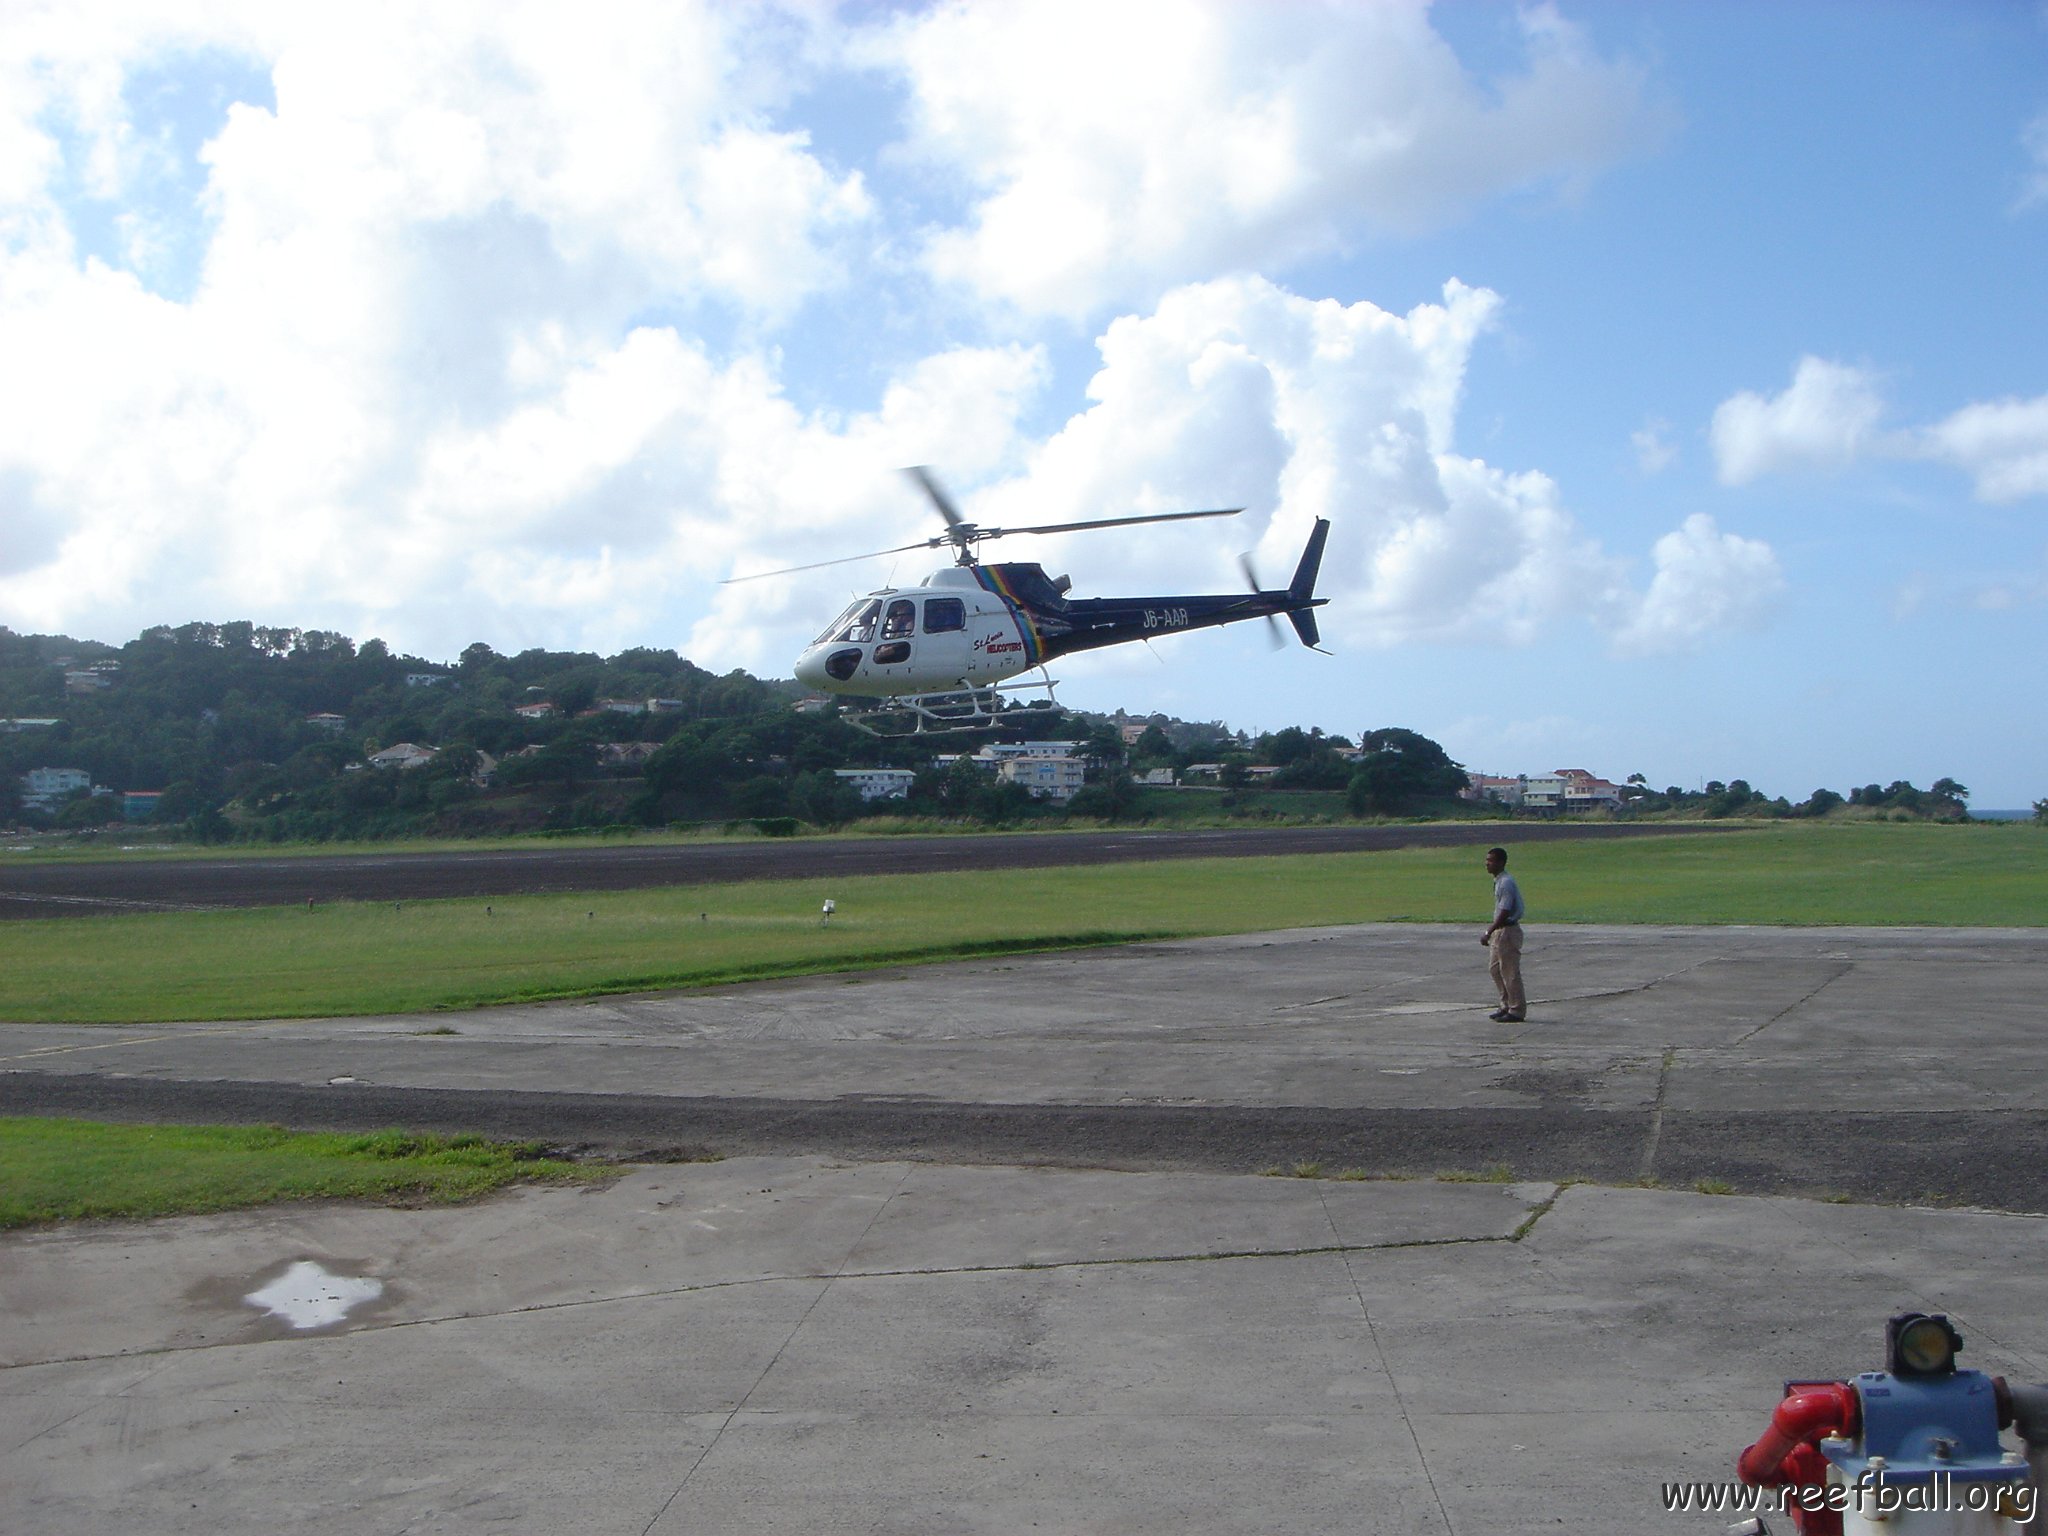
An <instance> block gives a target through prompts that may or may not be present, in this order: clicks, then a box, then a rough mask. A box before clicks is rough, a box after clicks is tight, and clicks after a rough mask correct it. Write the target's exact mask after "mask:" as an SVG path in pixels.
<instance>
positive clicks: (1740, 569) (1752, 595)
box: [1615, 512, 1785, 653]
mask: <svg viewBox="0 0 2048 1536" xmlns="http://www.w3.org/2000/svg"><path fill="white" fill-rule="evenodd" d="M1652 554H1653V558H1654V560H1655V563H1656V574H1655V575H1654V576H1653V577H1652V578H1651V579H1650V589H1649V591H1648V592H1646V593H1645V594H1644V595H1643V598H1642V601H1641V603H1640V604H1639V605H1637V607H1636V610H1635V612H1634V614H1633V615H1632V616H1631V617H1630V619H1629V620H1628V622H1627V623H1626V624H1625V625H1624V626H1623V627H1622V628H1621V630H1620V631H1619V633H1618V634H1617V635H1616V637H1615V639H1616V645H1617V648H1618V649H1620V650H1623V651H1626V652H1652V653H1654V652H1660V651H1674V650H1684V649H1690V648H1693V647H1696V646H1698V645H1699V644H1701V643H1702V642H1704V641H1706V640H1708V639H1710V638H1712V637H1714V636H1716V635H1722V634H1730V633H1735V632H1739V631H1741V630H1745V629H1753V628H1755V627H1757V626H1758V625H1759V624H1761V623H1762V622H1763V621H1764V620H1765V619H1766V618H1767V617H1768V616H1769V615H1770V613H1771V611H1772V609H1773V608H1774V607H1775V606H1776V605H1777V603H1778V602H1779V600H1780V599H1781V598H1782V597H1783V595H1784V591H1785V578H1784V574H1783V572H1782V571H1781V570H1780V569H1779V566H1778V557H1777V555H1776V554H1775V553H1774V552H1773V551H1772V549H1771V547H1770V546H1769V545H1768V544H1766V543H1764V542H1762V541H1761V540H1759V539H1746V538H1743V537H1741V536H1740V535H1738V534H1733V533H1723V532H1721V530H1720V528H1719V527H1718V526H1717V525H1716V524H1715V522H1714V519H1713V518H1711V517H1709V516H1708V515H1707V514H1706V513H1704V512H1697V513H1694V514H1693V515H1692V516H1691V517H1688V518H1687V519H1686V520H1685V522H1684V524H1683V525H1682V526H1681V527H1679V528H1678V529H1676V530H1675V531H1674V532H1671V533H1667V534H1665V535H1664V537H1663V538H1661V539H1659V540H1658V541H1657V544H1656V548H1655V550H1654V551H1653V552H1652Z"/></svg>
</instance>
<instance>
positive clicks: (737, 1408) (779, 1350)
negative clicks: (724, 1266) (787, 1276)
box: [640, 1166, 911, 1536]
mask: <svg viewBox="0 0 2048 1536" xmlns="http://www.w3.org/2000/svg"><path fill="white" fill-rule="evenodd" d="M910 1173H911V1170H910V1168H909V1167H907V1166H906V1167H905V1168H904V1170H903V1176H902V1177H901V1178H900V1179H898V1180H897V1181H896V1187H895V1188H894V1189H892V1190H890V1191H889V1197H888V1198H887V1199H886V1200H884V1201H883V1202H882V1203H881V1204H880V1205H878V1206H876V1207H875V1214H874V1215H872V1216H870V1217H869V1218H868V1220H867V1225H866V1226H864V1227H862V1228H861V1229H860V1235H859V1236H858V1237H856V1238H855V1239H854V1240H853V1241H852V1242H851V1243H849V1244H847V1246H846V1255H845V1257H844V1258H842V1259H840V1261H839V1268H838V1269H837V1270H836V1271H835V1272H834V1273H833V1274H832V1275H831V1276H829V1277H827V1278H826V1280H825V1283H824V1284H823V1285H820V1286H819V1287H818V1294H817V1295H815V1296H813V1297H812V1298H811V1304H810V1305H809V1306H807V1307H805V1308H804V1310H803V1315H802V1316H801V1317H799V1318H798V1319H797V1320H796V1325H795V1326H794V1327H792V1328H791V1329H790V1330H789V1333H788V1334H787V1335H786V1336H785V1337H784V1338H783V1341H782V1342H781V1343H780V1344H778V1345H777V1346H776V1348H775V1353H774V1354H773V1355H772V1356H771V1357H770V1358H769V1361H768V1363H767V1364H766V1365H764V1366H762V1367H761V1374H760V1375H758V1376H756V1377H755V1378H754V1384H753V1385H752V1386H751V1387H749V1388H747V1390H746V1395H745V1396H743V1397H741V1398H740V1400H739V1401H738V1402H736V1403H734V1404H733V1406H732V1412H731V1413H728V1414H727V1415H726V1416H725V1419H724V1421H723V1422H722V1423H720V1424H719V1426H718V1430H717V1433H715V1434H713V1435H712V1437H711V1439H710V1440H709V1441H708V1442H706V1444H705V1446H704V1449H703V1450H702V1451H700V1452H698V1454H697V1459H696V1460H695V1461H693V1462H691V1463H690V1469H689V1470H688V1471H687V1472H685V1473H684V1474H683V1477H682V1481H681V1482H679V1483H677V1484H676V1487H675V1492H673V1493H671V1494H670V1495H669V1496H668V1497H667V1498H665V1499H663V1500H662V1501H661V1508H659V1509H657V1510H656V1511H655V1512H654V1518H653V1519H652V1520H649V1521H648V1522H647V1525H646V1528H645V1529H644V1530H642V1531H641V1533H640V1536H649V1533H650V1532H651V1531H653V1529H654V1528H655V1527H656V1526H657V1525H659V1524H661V1519H662V1516H664V1515H666V1514H667V1513H668V1512H669V1507H670V1506H671V1505H673V1504H674V1503H675V1501H676V1500H677V1499H679V1498H681V1497H682V1496H683V1490H684V1489H685V1488H687V1487H689V1486H690V1479H691V1478H693V1477H695V1476H696V1475H697V1469H698V1468H699V1467H701V1466H703V1465H704V1463H705V1461H706V1460H707V1459H708V1458H709V1457H710V1455H711V1453H712V1452H713V1451H715V1450H717V1449H718V1442H719V1441H721V1440H723V1439H724V1438H725V1432H726V1431H727V1430H728V1429H730V1428H732V1421H733V1420H734V1419H736V1418H738V1417H739V1416H740V1415H741V1414H742V1413H744V1412H745V1411H746V1407H747V1404H748V1403H750V1402H752V1401H753V1400H754V1394H755V1393H756V1392H758V1391H760V1390H761V1383H762V1382H764V1381H766V1380H767V1379H768V1377H769V1374H770V1373H771V1372H772V1371H774V1369H775V1367H776V1366H777V1365H778V1364H780V1363H781V1360H782V1357H783V1355H784V1354H786V1353H787V1352H788V1350H789V1346H790V1345H791V1344H793V1343H794V1342H795V1341H796V1336H797V1335H798V1334H800V1333H802V1332H803V1331H804V1324H805V1323H808V1322H809V1321H810V1320H811V1314H812V1313H813V1312H815V1311H817V1310H818V1303H819V1302H821V1301H823V1300H824V1299H825V1297H826V1296H827V1295H828V1294H829V1293H830V1292H831V1290H832V1282H833V1281H834V1280H837V1279H838V1278H840V1276H842V1275H844V1274H845V1273H846V1266H847V1265H848V1264H849V1263H851V1262H852V1260H853V1256H854V1255H855V1254H856V1253H858V1252H859V1251H860V1245H861V1244H862V1243H864V1242H866V1241H867V1236H868V1234H869V1233H870V1232H872V1231H874V1229H875V1223H876V1222H878V1221H880V1220H881V1219H882V1213H883V1212H884V1211H886V1210H888V1209H889V1207H890V1206H891V1205H893V1204H895V1202H896V1197H897V1196H898V1195H900V1194H902V1193H903V1186H904V1185H906V1184H908V1183H909V1182H910Z"/></svg>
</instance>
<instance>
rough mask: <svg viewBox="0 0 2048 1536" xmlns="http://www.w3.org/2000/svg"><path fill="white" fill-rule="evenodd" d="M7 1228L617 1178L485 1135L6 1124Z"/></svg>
mask: <svg viewBox="0 0 2048 1536" xmlns="http://www.w3.org/2000/svg"><path fill="white" fill-rule="evenodd" d="M0 1166H4V1167H5V1168H6V1170H7V1177H6V1179H5V1180H4V1181H0V1230H5V1229H6V1228H9V1227H21V1226H30V1225H33V1224H36V1223H39V1222H47V1221H70V1220H79V1219H82V1218H87V1217H96V1216H168V1215H182V1214H186V1213H190V1212H197V1211H225V1210H235V1209H240V1208H242V1207H245V1206H251V1205H266V1204H269V1203H270V1202H272V1201H276V1200H309V1199H316V1198H320V1199H329V1198H337V1197H339V1198H349V1199H368V1200H384V1201H402V1202H408V1203H410V1202H416V1201H433V1202H443V1201H455V1200H467V1199H470V1198H472V1197H474V1196H476V1195H480V1194H484V1193H486V1192H488V1191H490V1190H493V1189H497V1188H499V1187H500V1186H501V1185H505V1184H509V1183H512V1182H514V1181H517V1180H525V1179H557V1180H560V1179H570V1180H574V1179H592V1178H604V1177H609V1176H610V1172H611V1170H609V1169H605V1168H589V1167H583V1166H579V1165H577V1164H574V1163H568V1162H562V1161H559V1160H556V1159H551V1158H546V1157H542V1156H540V1155H539V1154H538V1152H537V1150H536V1149H535V1148H533V1147H529V1146H520V1145H507V1144H505V1143H499V1142H487V1141H485V1140H484V1139H483V1138H482V1137H479V1136H420V1135H413V1134H410V1133H407V1132H403V1131H380V1132H377V1133H376V1134H374V1135H369V1136H350V1135H333V1134H311V1135H307V1134H297V1133H294V1132H290V1131H284V1130H279V1129H278V1128H277V1127H275V1126H182V1125H98V1124H92V1123H88V1122H86V1121H82V1120H41V1119H30V1118H20V1119H0Z"/></svg>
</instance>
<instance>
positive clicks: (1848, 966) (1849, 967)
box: [1735, 960, 1856, 1045]
mask: <svg viewBox="0 0 2048 1536" xmlns="http://www.w3.org/2000/svg"><path fill="white" fill-rule="evenodd" d="M1855 969H1856V962H1855V961H1853V960H1845V961H1843V962H1842V968H1841V969H1840V970H1838V971H1836V972H1835V974H1834V975H1832V976H1830V977H1829V978H1828V979H1827V980H1826V981H1824V982H1822V983H1821V984H1820V985H1819V986H1817V987H1815V988H1814V989H1813V990H1812V991H1811V992H1809V993H1807V994H1806V996H1804V997H1802V998H1799V999H1797V1000H1795V1001H1793V1002H1790V1003H1787V1004H1786V1005H1785V1006H1784V1007H1783V1008H1780V1009H1779V1010H1778V1011H1777V1012H1776V1013H1774V1014H1772V1015H1771V1016H1770V1017H1769V1018H1768V1019H1765V1020H1764V1021H1763V1023H1761V1024H1759V1025H1757V1027H1756V1028H1755V1029H1752V1030H1751V1031H1750V1032H1749V1033H1748V1034H1746V1035H1744V1036H1742V1038H1741V1039H1739V1040H1737V1041H1736V1042H1735V1043H1736V1044H1737V1045H1746V1044H1748V1043H1749V1042H1750V1041H1751V1040H1753V1039H1755V1038H1756V1037H1757V1036H1758V1035H1760V1034H1762V1033H1763V1032H1764V1031H1765V1030H1767V1029H1769V1028H1770V1027H1771V1026H1772V1025H1773V1024H1775V1023H1777V1022H1778V1020H1780V1019H1782V1018H1784V1017H1785V1015H1786V1014H1788V1013H1791V1012H1792V1011H1793V1010H1794V1009H1796V1008H1804V1007H1805V1006H1806V1005H1807V1004H1808V1003H1810V1002H1812V1001H1813V1000H1814V999H1815V998H1816V997H1819V996H1820V995H1821V993H1823V992H1825V991H1827V989H1828V988H1829V987H1832V986H1833V985H1834V984H1835V983H1836V982H1838V981H1840V980H1841V979H1842V978H1843V977H1844V976H1846V975H1848V974H1849V973H1850V972H1851V971H1853V970H1855Z"/></svg>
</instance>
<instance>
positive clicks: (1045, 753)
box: [974, 741, 1081, 762]
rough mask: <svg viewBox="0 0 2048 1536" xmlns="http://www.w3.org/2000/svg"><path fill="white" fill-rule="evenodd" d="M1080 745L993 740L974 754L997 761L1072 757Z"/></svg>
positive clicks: (1060, 742) (1055, 742)
mask: <svg viewBox="0 0 2048 1536" xmlns="http://www.w3.org/2000/svg"><path fill="white" fill-rule="evenodd" d="M1080 745H1081V743H1079V742H1078V741H992V742H990V743H989V744H988V745H987V746H985V747H983V748H982V749H981V750H980V751H979V752H977V753H975V754H974V755H975V756H976V757H982V758H993V759H994V760H995V761H997V762H1008V761H1010V760H1011V759H1013V758H1020V757H1072V756H1073V755H1074V753H1075V751H1076V750H1077V749H1078V748H1079V747H1080Z"/></svg>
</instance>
